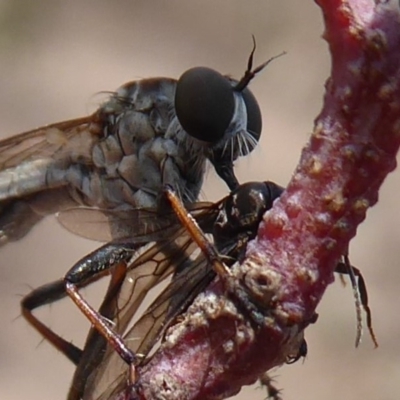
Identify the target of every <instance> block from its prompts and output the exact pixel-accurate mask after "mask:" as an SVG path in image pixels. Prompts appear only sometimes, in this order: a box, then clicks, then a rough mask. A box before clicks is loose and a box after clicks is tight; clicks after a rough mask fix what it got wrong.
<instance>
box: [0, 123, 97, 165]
mask: <svg viewBox="0 0 400 400" xmlns="http://www.w3.org/2000/svg"><path fill="white" fill-rule="evenodd" d="M92 122H93V116H88V117H83V118H77V119H73V120H69V121H65V122H59V123H56V124H52V125H47V126H43V127H41V128H38V129H34V130H32V131H29V132H24V133H21V134H19V135H16V136H12V137H10V138H7V139H4V140H1V141H0V171H1V170H4V169H7V168H11V167H16V166H18V165H20V164H21V163H23V162H25V161H32V160H36V159H41V158H54V157H56V156H57V155H59V154H60V153H63V155H68V154H72V155H73V156H74V157H82V156H84V157H87V155H88V154H87V153H88V148H89V145H90V143H92V141H93V136H94V135H93V134H92V133H91V131H90V125H91V123H92ZM88 139H89V140H88ZM90 139H91V140H90ZM88 142H89V143H88Z"/></svg>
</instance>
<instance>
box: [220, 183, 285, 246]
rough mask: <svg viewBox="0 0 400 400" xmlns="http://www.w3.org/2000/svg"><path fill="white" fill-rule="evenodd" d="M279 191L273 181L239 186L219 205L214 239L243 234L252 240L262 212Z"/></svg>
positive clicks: (269, 205) (279, 193)
mask: <svg viewBox="0 0 400 400" xmlns="http://www.w3.org/2000/svg"><path fill="white" fill-rule="evenodd" d="M282 192H283V188H282V187H280V186H278V185H276V184H275V183H273V182H248V183H245V184H243V185H240V186H239V187H238V188H237V189H236V190H234V191H233V192H232V193H231V194H230V195H229V196H228V197H226V199H225V201H224V202H223V203H222V205H221V211H220V213H219V215H218V217H217V220H216V223H215V226H214V232H213V234H214V237H215V238H216V239H215V241H216V242H218V241H223V238H235V237H237V236H239V235H243V234H244V235H246V237H247V238H248V240H251V239H253V238H254V237H255V236H256V234H257V229H258V225H259V224H260V222H261V220H262V218H263V215H264V213H265V212H266V211H267V210H269V209H270V208H271V207H272V204H273V202H274V200H275V199H276V198H278V197H279V196H280V195H281V194H282Z"/></svg>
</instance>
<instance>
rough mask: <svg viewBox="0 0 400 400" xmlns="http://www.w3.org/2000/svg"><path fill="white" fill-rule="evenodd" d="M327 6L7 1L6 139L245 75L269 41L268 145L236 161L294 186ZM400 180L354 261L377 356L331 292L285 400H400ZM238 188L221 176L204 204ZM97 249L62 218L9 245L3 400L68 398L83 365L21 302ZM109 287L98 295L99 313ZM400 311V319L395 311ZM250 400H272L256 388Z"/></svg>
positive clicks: (2, 259) (2, 10)
mask: <svg viewBox="0 0 400 400" xmlns="http://www.w3.org/2000/svg"><path fill="white" fill-rule="evenodd" d="M322 32H323V26H322V18H321V13H320V10H319V8H318V7H317V6H316V5H315V4H314V3H313V2H312V1H284V0H263V1H261V0H258V1H257V0H247V1H243V0H242V1H237V0H212V1H211V0H203V1H198V0H191V1H185V0H169V1H161V0H157V1H156V0H153V1H145V0H130V1H128V0H125V1H105V0H92V1H90V0H88V1H78V0H70V1H68V2H66V1H61V0H53V1H39V0H37V1H31V2H28V1H22V0H0V137H7V136H10V135H13V134H17V133H19V132H23V131H26V130H29V129H33V128H35V127H37V126H40V125H44V124H47V123H51V122H56V121H62V120H67V119H70V118H75V117H79V116H83V115H86V114H87V113H90V112H93V111H94V110H95V108H96V105H98V104H99V101H100V100H99V99H98V96H96V94H97V93H98V92H100V91H103V90H114V89H116V88H117V87H118V86H119V85H121V84H122V83H124V82H126V81H129V80H133V79H139V78H143V77H151V76H168V77H174V78H177V77H179V75H180V74H181V73H182V72H183V71H185V70H186V69H187V68H189V67H192V66H198V65H205V66H209V67H212V68H214V69H217V70H218V71H221V72H223V73H229V74H232V75H233V76H235V77H240V76H241V74H242V73H243V72H244V69H245V66H246V62H247V58H248V55H249V53H250V50H251V47H252V41H251V35H252V34H254V35H255V37H256V38H257V51H256V55H255V63H256V64H259V63H261V62H263V61H265V60H266V59H268V58H269V57H271V56H274V55H277V54H278V53H280V52H282V51H286V52H287V55H286V56H284V57H282V58H279V59H278V60H276V61H274V62H273V63H271V64H270V65H269V66H268V67H267V68H266V69H265V70H264V71H263V72H262V73H260V74H259V76H257V78H256V79H254V81H253V82H252V86H251V88H252V91H253V93H254V94H255V95H256V97H257V98H258V100H259V102H260V105H261V109H262V111H263V120H264V129H263V138H262V141H261V143H260V146H259V147H258V149H257V150H256V151H254V152H253V153H252V155H251V156H250V157H248V158H247V159H245V160H243V161H241V162H239V163H238V165H237V174H238V176H239V178H240V180H241V181H248V180H265V179H269V180H273V181H276V182H278V183H280V184H282V185H285V184H287V182H288V181H289V179H290V177H291V173H292V171H293V169H294V167H295V165H296V164H297V161H298V158H299V155H300V151H301V149H302V146H303V145H304V143H305V142H306V140H307V138H308V136H309V133H310V132H311V130H312V127H313V119H314V118H315V117H316V115H317V114H318V112H319V110H320V108H321V104H322V103H321V102H322V96H323V85H324V82H325V79H326V78H327V76H328V74H329V55H328V52H327V46H326V43H325V42H324V41H323V40H322V39H321V35H322ZM399 187H400V173H399V172H398V171H395V172H394V173H393V174H392V175H391V176H390V177H389V178H388V179H387V181H386V182H385V184H384V187H383V188H382V191H381V194H380V200H379V203H378V204H377V205H376V206H375V207H374V208H373V209H372V210H371V211H370V212H369V213H368V218H367V220H366V222H365V223H364V224H362V226H361V227H360V229H359V232H358V235H357V237H356V238H355V239H354V240H353V242H352V244H351V249H350V254H351V260H352V262H353V264H354V265H356V266H358V267H359V268H360V269H361V270H362V272H363V274H364V277H365V279H366V281H367V284H368V290H369V295H370V305H371V308H372V312H373V322H374V328H375V331H376V333H377V336H378V340H379V342H380V347H379V349H377V350H374V349H373V345H372V343H371V340H370V338H369V336H368V334H365V335H364V340H363V342H362V344H361V346H360V348H359V349H357V350H356V349H355V348H354V339H355V324H356V322H355V309H354V301H353V297H352V291H351V289H350V287H349V286H347V287H346V288H343V287H342V285H341V284H340V282H339V281H338V280H337V281H336V283H334V284H333V285H331V286H330V287H329V288H328V291H327V293H326V296H325V298H324V300H323V302H322V303H321V305H320V306H319V307H318V310H317V311H318V312H319V313H320V318H319V321H318V323H317V324H316V325H315V326H311V327H310V328H309V329H307V331H306V336H307V341H308V345H309V355H308V357H307V359H306V360H305V362H304V363H303V362H298V363H297V364H295V365H291V366H284V367H283V368H280V369H279V370H277V371H276V372H274V373H273V375H274V376H275V377H276V379H277V385H278V386H279V387H280V388H283V389H284V391H283V397H284V399H285V400H298V399H308V400H313V399H321V398H323V399H324V400H330V399H338V398H343V399H348V400H355V399H380V400H381V399H398V398H399V394H400V340H399V331H400V316H399V312H398V309H397V307H398V303H399V301H398V298H399V296H398V294H397V295H396V293H398V285H399V284H400V274H399V272H398V263H399V261H398V259H399V254H400V250H399V237H400V205H399V204H398V197H399V196H398V193H399ZM226 193H227V189H226V187H224V186H223V185H222V184H221V182H220V181H219V179H218V178H216V177H215V176H214V174H213V173H212V172H210V173H209V174H208V176H207V183H206V185H205V187H204V190H203V198H204V199H208V200H215V199H218V198H220V197H222V196H223V195H225V194H226ZM96 246H98V244H97V243H95V242H90V241H85V240H83V239H81V238H79V237H75V236H73V235H71V234H69V233H68V232H66V231H65V230H63V229H62V228H61V227H60V226H58V225H57V223H56V221H55V220H54V219H53V218H48V220H46V221H44V222H43V223H41V224H40V225H39V226H38V227H37V228H36V229H35V230H34V231H32V232H31V234H30V235H29V236H28V237H26V238H25V239H24V240H21V241H20V242H17V243H15V244H11V245H8V246H6V247H4V248H2V249H1V250H0V264H1V265H0V319H1V328H0V399H8V400H14V399H18V400H20V399H26V398H29V399H32V400H33V399H41V400H50V399H51V400H54V399H63V398H65V395H66V392H67V388H68V385H69V383H70V379H71V376H72V373H73V366H72V365H71V364H70V363H69V362H68V361H67V360H66V359H64V358H63V357H62V356H61V354H58V353H57V352H56V351H55V350H54V349H53V348H51V347H50V346H49V345H48V344H47V343H43V342H41V338H40V336H39V335H38V334H37V333H36V332H35V331H34V330H33V329H32V328H31V327H30V326H28V324H27V323H26V322H25V321H24V320H23V319H22V318H21V317H19V315H20V311H19V301H20V297H21V296H22V295H24V294H27V293H28V292H29V291H30V289H31V288H34V287H37V286H39V285H41V284H44V283H47V282H49V281H51V280H54V279H56V278H59V277H61V276H62V275H63V273H64V272H65V271H67V269H68V268H69V267H70V266H71V265H72V264H73V263H74V262H76V261H77V260H78V259H79V258H81V257H82V256H84V255H85V254H86V253H88V252H89V251H90V250H93V249H94V248H96ZM102 289H103V288H102V287H96V288H95V289H93V290H87V291H86V292H85V295H86V296H87V297H88V298H89V299H90V301H92V302H93V303H94V304H97V302H98V301H99V299H101V293H102ZM396 309H397V311H396ZM38 314H40V316H42V317H43V318H44V319H45V320H46V321H47V322H48V323H49V324H50V326H51V327H53V328H55V329H57V331H58V332H61V333H62V334H63V336H64V337H65V338H71V340H73V342H74V343H78V344H79V343H82V340H83V338H84V336H85V332H86V331H87V329H88V323H87V322H86V321H85V320H84V318H83V317H82V316H81V314H80V313H79V312H78V311H77V310H76V309H75V308H74V307H73V306H72V305H71V304H70V302H69V301H64V302H62V303H60V304H55V305H53V306H52V307H44V309H43V310H41V311H40V313H38ZM236 398H237V399H255V400H256V399H264V398H265V393H264V392H263V391H262V390H259V389H257V386H253V387H247V388H244V389H243V390H242V392H241V393H240V394H239V395H237V396H236Z"/></svg>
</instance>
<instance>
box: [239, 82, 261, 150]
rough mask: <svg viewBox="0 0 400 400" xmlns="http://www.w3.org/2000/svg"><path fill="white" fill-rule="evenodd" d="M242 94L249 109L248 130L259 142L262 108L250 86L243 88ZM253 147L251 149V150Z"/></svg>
mask: <svg viewBox="0 0 400 400" xmlns="http://www.w3.org/2000/svg"><path fill="white" fill-rule="evenodd" d="M242 96H243V100H244V103H245V104H246V110H247V132H249V133H250V135H251V136H253V137H254V139H255V140H256V141H257V142H258V141H259V139H260V136H261V129H262V118H261V110H260V107H259V105H258V103H257V100H256V98H255V97H254V95H253V93H251V92H250V90H249V89H248V88H245V89H243V90H242ZM251 150H253V149H250V151H251Z"/></svg>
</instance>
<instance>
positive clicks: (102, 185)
mask: <svg viewBox="0 0 400 400" xmlns="http://www.w3.org/2000/svg"><path fill="white" fill-rule="evenodd" d="M253 52H254V50H253ZM253 52H252V53H251V55H250V58H249V62H248V69H247V70H246V73H245V75H244V77H243V78H242V79H241V80H240V81H235V80H233V79H231V78H228V77H225V76H223V75H221V74H220V73H218V72H216V71H214V70H211V69H209V68H204V67H196V68H192V69H190V70H188V71H186V72H185V73H184V74H183V75H182V76H181V78H180V79H179V80H177V81H176V80H174V79H170V78H151V79H144V80H141V81H133V82H130V83H127V84H125V85H123V86H121V87H120V88H119V89H118V90H117V91H116V92H115V93H114V94H113V95H111V96H110V98H109V100H108V101H107V102H105V103H104V104H103V105H102V106H101V107H100V108H99V109H98V110H97V111H96V112H95V113H94V114H93V115H91V116H88V117H84V118H80V119H76V120H71V121H66V122H61V123H56V124H53V125H49V126H46V127H42V128H39V129H36V130H33V131H30V132H26V133H23V134H20V135H17V136H14V137H11V138H9V139H5V140H3V141H1V142H0V244H2V243H6V242H8V241H11V240H17V239H19V238H20V237H22V236H24V235H25V234H26V233H27V232H28V231H29V229H30V228H31V227H32V226H33V225H34V224H35V223H36V222H37V221H38V220H40V219H41V218H42V217H43V216H44V215H47V214H52V213H54V212H56V211H62V210H64V209H66V208H70V207H71V206H82V205H84V206H88V207H97V208H102V209H107V210H110V209H121V208H122V209H131V208H136V207H153V208H156V207H157V206H158V197H159V194H160V192H161V190H162V188H163V187H164V186H165V185H166V184H168V185H170V186H172V187H173V188H174V190H175V191H176V192H177V193H178V194H179V196H180V197H181V198H182V200H183V201H184V202H185V203H187V202H193V201H195V200H196V199H197V197H198V195H199V192H200V189H201V185H202V182H203V176H204V171H205V166H206V161H207V160H208V161H210V162H211V164H212V165H213V166H214V168H215V170H216V172H217V173H218V175H219V176H220V177H221V178H222V179H223V180H224V181H225V182H226V183H227V185H228V186H229V188H230V189H231V190H232V189H235V188H236V187H237V186H238V181H237V179H236V177H235V175H234V172H233V162H234V161H235V160H236V159H237V158H238V157H239V156H242V155H246V154H248V153H249V152H250V151H252V150H253V149H254V147H255V146H256V144H257V142H258V140H259V137H260V134H261V113H260V109H259V106H258V104H257V101H256V100H255V98H254V96H253V95H252V94H251V92H250V91H249V89H248V88H247V85H248V83H249V82H250V80H251V79H252V78H253V77H254V75H255V73H256V72H258V71H259V70H260V69H262V68H263V67H264V66H265V65H266V63H264V64H263V65H261V66H260V67H258V68H256V69H255V70H254V71H252V57H253Z"/></svg>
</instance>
